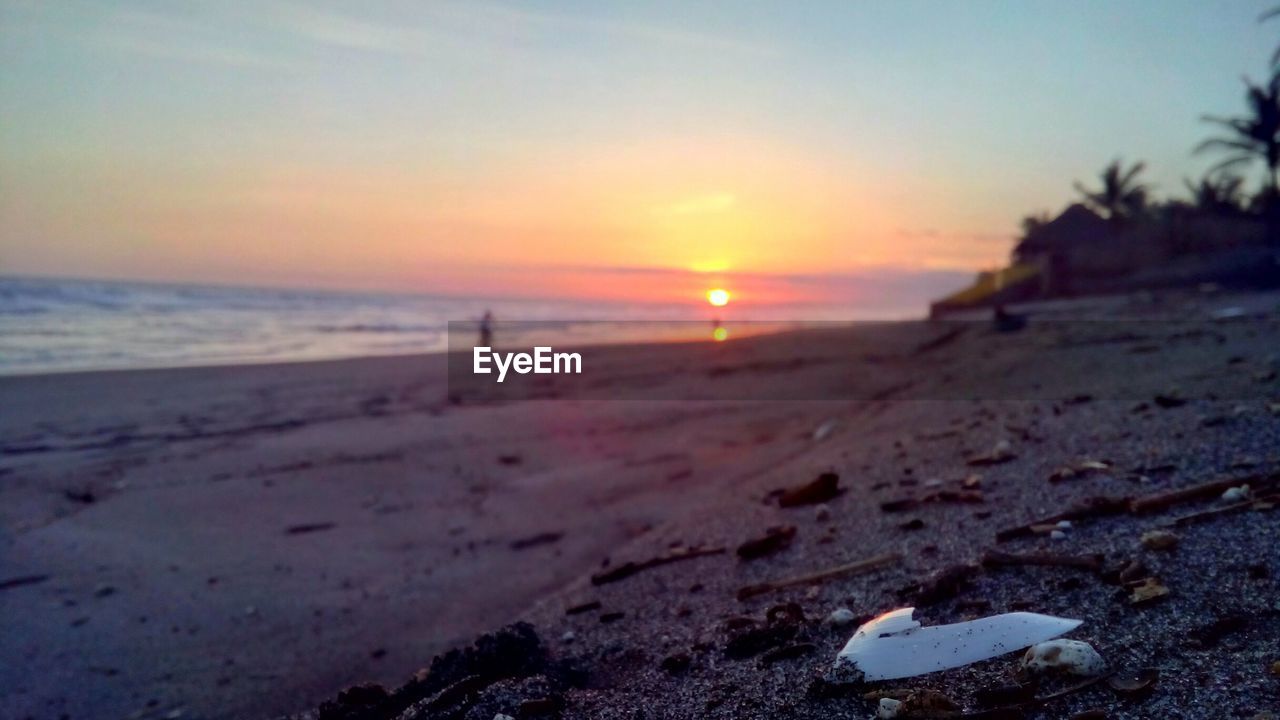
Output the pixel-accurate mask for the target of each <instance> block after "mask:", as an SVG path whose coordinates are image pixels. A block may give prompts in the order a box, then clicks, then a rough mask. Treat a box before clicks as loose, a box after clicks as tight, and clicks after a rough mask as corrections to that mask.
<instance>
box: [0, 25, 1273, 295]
mask: <svg viewBox="0 0 1280 720" xmlns="http://www.w3.org/2000/svg"><path fill="white" fill-rule="evenodd" d="M1274 4H1275V2H1274V0H1264V1H1263V2H1245V1H1238V0H1231V1H1225V2H1207V1H1205V0H1198V1H1186V2H1160V3H1154V2H1152V3H1146V2H1075V1H1073V2H1030V1H1028V2H1023V1H1021V0H1006V1H1004V2H942V1H937V0H925V1H919V2H869V1H868V2H844V1H832V2H826V3H819V2H814V3H755V2H724V3H691V2H688V0H679V1H677V2H651V3H650V2H646V3H618V4H614V3H601V2H594V1H592V2H549V1H548V2H527V3H514V2H512V3H490V2H483V1H481V2H474V1H469V2H458V3H431V2H416V1H414V2H408V1H406V2H399V3H376V2H375V3H365V2H362V3H349V2H328V3H323V2H314V3H310V2H308V3H304V2H279V1H276V0H258V1H255V2H244V3H234V2H225V3H224V2H209V3H194V2H193V3H185V2H184V3H173V2H166V1H157V2H105V1H104V2H87V1H86V2H56V3H55V2H42V1H37V0H32V1H30V2H22V1H15V0H0V8H2V9H0V113H2V119H0V274H20V273H31V274H42V275H68V276H89V277H107V278H142V279H161V280H182V281H202V282H232V283H252V284H260V285H289V286H298V285H301V286H317V287H340V288H341V287H349V288H386V289H391V290H418V291H426V292H443V293H473V294H490V295H516V296H519V295H543V294H557V293H559V294H570V295H599V296H608V297H614V298H623V299H636V300H668V299H672V298H674V297H677V296H681V295H682V294H684V293H687V292H690V291H694V292H698V293H701V292H702V290H703V289H705V287H707V286H709V285H708V283H712V284H724V285H726V286H730V287H733V289H734V290H735V294H736V296H737V297H742V296H744V294H745V297H747V298H750V297H751V295H752V293H753V292H754V293H755V295H756V297H757V298H764V297H769V298H776V299H780V300H787V299H792V300H794V299H797V298H799V297H800V296H803V295H804V294H805V293H806V292H811V293H818V294H822V293H829V292H835V293H837V294H838V293H839V288H840V287H841V284H842V283H845V282H848V283H856V282H857V280H858V278H859V277H867V276H868V275H879V276H881V277H890V276H892V277H901V278H903V282H917V281H918V282H934V281H935V280H936V281H937V282H940V283H943V284H945V283H947V282H950V283H952V284H954V282H955V280H954V278H955V277H959V276H955V275H953V274H951V273H950V272H949V271H956V270H958V271H963V272H965V273H968V272H970V271H972V270H974V269H978V268H981V267H987V266H992V265H995V264H997V263H999V262H1001V261H1002V260H1004V259H1005V258H1006V257H1007V254H1008V251H1009V248H1010V245H1011V242H1012V238H1013V236H1014V233H1015V232H1016V228H1017V222H1018V219H1019V218H1020V217H1021V216H1022V215H1024V214H1026V213H1028V212H1031V211H1036V210H1053V211H1056V210H1058V209H1060V208H1061V207H1063V206H1064V205H1065V204H1066V203H1067V202H1068V201H1070V199H1071V195H1072V190H1071V182H1072V180H1075V179H1081V180H1088V179H1090V178H1092V177H1093V176H1094V175H1095V173H1096V171H1097V170H1098V169H1100V168H1101V167H1102V166H1103V165H1104V164H1105V163H1106V162H1108V161H1109V160H1111V159H1112V158H1113V157H1116V156H1123V157H1125V158H1128V159H1143V160H1146V161H1147V162H1148V164H1149V167H1150V170H1151V173H1150V180H1152V181H1153V182H1155V183H1156V184H1157V187H1158V190H1159V191H1160V192H1162V193H1164V194H1170V193H1179V192H1181V191H1182V178H1183V177H1195V176H1198V174H1199V173H1200V171H1201V170H1202V169H1203V168H1205V167H1206V166H1207V165H1208V164H1210V162H1211V158H1208V157H1204V158H1200V157H1192V156H1191V154H1190V149H1191V148H1192V146H1193V145H1194V144H1195V143H1196V142H1197V141H1198V140H1199V139H1201V138H1203V137H1205V136H1206V135H1207V133H1208V128H1207V127H1206V126H1204V125H1203V124H1202V123H1201V122H1200V121H1199V117H1200V115H1201V114H1202V113H1206V112H1211V113H1218V114H1233V113H1236V112H1239V111H1240V110H1241V109H1242V107H1243V99H1242V85H1241V83H1240V80H1239V78H1240V77H1241V75H1243V74H1246V73H1247V74H1250V75H1252V76H1254V77H1255V78H1256V77H1259V76H1260V75H1261V74H1262V72H1263V71H1264V70H1265V69H1266V61H1267V58H1268V56H1269V53H1270V51H1271V49H1272V47H1273V45H1274V44H1276V42H1277V41H1278V40H1280V22H1272V23H1269V24H1265V25H1260V24H1259V23H1258V22H1257V18H1258V16H1259V14H1260V13H1261V12H1262V11H1264V10H1266V9H1267V8H1268V7H1270V6H1271V5H1274ZM797 288H810V290H808V291H804V290H798V289H797ZM801 299H803V298H801Z"/></svg>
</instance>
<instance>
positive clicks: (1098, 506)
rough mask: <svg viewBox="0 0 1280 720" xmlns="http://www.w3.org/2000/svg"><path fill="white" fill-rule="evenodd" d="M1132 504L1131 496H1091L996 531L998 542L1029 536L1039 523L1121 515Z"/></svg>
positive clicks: (1049, 523)
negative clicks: (1058, 509)
mask: <svg viewBox="0 0 1280 720" xmlns="http://www.w3.org/2000/svg"><path fill="white" fill-rule="evenodd" d="M1130 505H1131V500H1130V498H1127V497H1109V496H1105V495H1104V496H1100V497H1093V498H1089V499H1088V500H1086V501H1084V502H1083V503H1081V504H1079V505H1076V506H1075V507H1073V508H1071V509H1070V510H1067V511H1066V512H1061V513H1058V514H1057V515H1051V516H1049V517H1046V518H1040V519H1039V520H1033V521H1031V522H1029V523H1027V524H1025V525H1019V526H1018V527H1013V528H1008V529H1006V530H1001V531H1000V532H998V533H996V542H1005V541H1007V540H1013V539H1014V538H1020V537H1029V536H1031V535H1035V534H1036V527H1037V526H1039V525H1053V524H1054V523H1058V522H1061V521H1063V520H1085V519H1088V518H1095V517H1106V516H1108V515H1121V514H1124V513H1125V512H1128V511H1129V507H1130Z"/></svg>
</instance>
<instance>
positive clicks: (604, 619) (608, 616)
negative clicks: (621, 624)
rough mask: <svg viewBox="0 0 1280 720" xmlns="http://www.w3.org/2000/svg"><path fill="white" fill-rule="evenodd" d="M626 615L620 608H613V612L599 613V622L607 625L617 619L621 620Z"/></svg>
mask: <svg viewBox="0 0 1280 720" xmlns="http://www.w3.org/2000/svg"><path fill="white" fill-rule="evenodd" d="M626 616H627V614H626V613H624V612H622V611H621V610H615V611H613V612H607V613H600V624H601V625H608V624H609V623H613V622H618V621H619V620H621V619H622V618H624V617H626Z"/></svg>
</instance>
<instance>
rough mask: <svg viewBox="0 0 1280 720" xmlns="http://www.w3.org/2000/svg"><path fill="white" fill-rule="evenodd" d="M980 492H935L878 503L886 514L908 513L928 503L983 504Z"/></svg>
mask: <svg viewBox="0 0 1280 720" xmlns="http://www.w3.org/2000/svg"><path fill="white" fill-rule="evenodd" d="M984 501H985V498H984V497H983V495H982V491H981V490H947V489H942V490H935V491H933V492H931V493H929V494H927V495H925V496H923V497H920V498H915V497H904V498H898V499H896V500H886V501H885V502H882V503H880V510H881V511H882V512H887V513H896V512H908V511H910V510H915V509H917V508H919V507H920V506H921V505H925V504H928V503H959V504H966V505H971V504H977V503H981V502H984Z"/></svg>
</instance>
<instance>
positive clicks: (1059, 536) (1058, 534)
mask: <svg viewBox="0 0 1280 720" xmlns="http://www.w3.org/2000/svg"><path fill="white" fill-rule="evenodd" d="M1049 539H1050V540H1066V539H1067V534H1066V533H1064V532H1062V531H1061V530H1054V531H1053V532H1051V533H1049Z"/></svg>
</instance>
